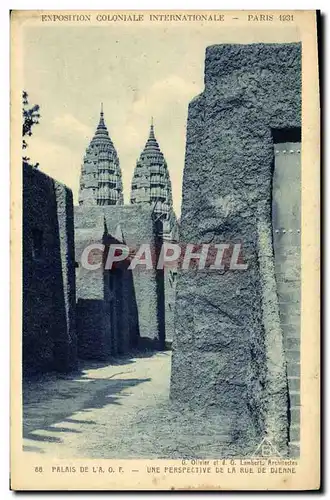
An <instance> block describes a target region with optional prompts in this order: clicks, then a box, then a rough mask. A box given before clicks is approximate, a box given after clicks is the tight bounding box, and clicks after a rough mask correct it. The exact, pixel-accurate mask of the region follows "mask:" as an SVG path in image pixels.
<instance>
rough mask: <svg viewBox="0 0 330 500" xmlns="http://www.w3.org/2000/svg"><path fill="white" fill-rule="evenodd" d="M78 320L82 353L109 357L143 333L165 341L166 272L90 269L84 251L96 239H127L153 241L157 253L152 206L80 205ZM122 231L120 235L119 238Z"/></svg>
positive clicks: (131, 242) (136, 242)
mask: <svg viewBox="0 0 330 500" xmlns="http://www.w3.org/2000/svg"><path fill="white" fill-rule="evenodd" d="M75 232H76V260H77V263H78V264H79V268H78V270H77V299H78V302H77V321H78V332H79V354H80V356H82V357H85V358H86V357H88V358H94V359H102V358H103V359H104V358H107V357H109V356H110V355H116V354H118V353H123V352H127V351H128V350H129V348H130V347H132V346H134V345H136V343H138V341H139V339H142V338H147V339H148V340H150V341H153V342H155V343H156V345H157V346H159V347H162V346H163V345H164V337H165V333H164V316H163V314H160V311H162V310H163V306H162V304H163V303H164V294H163V292H162V290H163V288H162V287H161V286H160V284H159V282H160V281H161V276H158V274H157V272H156V270H155V268H154V267H153V269H151V270H146V268H145V266H140V265H138V266H137V267H136V268H135V269H134V270H133V271H129V270H128V269H127V266H126V267H125V265H124V266H122V267H121V268H120V269H118V270H117V271H113V270H110V271H106V270H104V268H103V267H102V268H100V269H98V270H94V271H91V270H86V269H84V268H83V267H82V266H81V254H82V252H83V250H84V248H86V247H87V246H88V245H89V244H91V243H96V242H97V243H103V244H104V262H105V261H106V258H107V251H108V248H109V245H110V244H112V243H122V242H124V243H125V244H126V245H128V246H129V247H130V248H131V249H137V248H139V247H140V245H141V244H149V245H150V246H151V251H152V254H153V256H154V249H155V245H156V236H155V228H154V225H153V222H152V217H151V210H150V208H149V207H144V206H140V205H139V206H133V205H131V206H109V207H86V208H85V207H76V208H75ZM118 235H120V239H119V240H118V237H119V236H118Z"/></svg>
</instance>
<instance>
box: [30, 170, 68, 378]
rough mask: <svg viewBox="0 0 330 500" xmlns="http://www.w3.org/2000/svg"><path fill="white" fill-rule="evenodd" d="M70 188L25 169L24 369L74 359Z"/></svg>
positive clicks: (60, 366) (51, 366) (46, 368)
mask: <svg viewBox="0 0 330 500" xmlns="http://www.w3.org/2000/svg"><path fill="white" fill-rule="evenodd" d="M74 273H75V270H74V228H73V201H72V192H71V190H70V189H68V188H67V187H66V186H64V185H63V184H60V183H59V182H57V181H55V180H54V179H52V178H51V177H48V176H47V175H45V174H43V173H42V172H40V171H38V170H36V169H33V168H31V167H28V166H25V167H24V169H23V366H24V370H25V371H26V372H38V371H49V370H54V369H56V370H60V371H67V370H70V369H72V368H74V367H75V365H76V329H75V277H74Z"/></svg>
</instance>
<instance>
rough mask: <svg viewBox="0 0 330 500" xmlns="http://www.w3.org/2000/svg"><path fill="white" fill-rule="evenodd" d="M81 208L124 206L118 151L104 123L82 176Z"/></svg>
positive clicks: (92, 141) (90, 150)
mask: <svg viewBox="0 0 330 500" xmlns="http://www.w3.org/2000/svg"><path fill="white" fill-rule="evenodd" d="M79 205H82V206H94V205H123V186H122V180H121V170H120V165H119V159H118V155H117V151H116V149H115V147H114V145H113V142H112V140H111V138H110V136H109V133H108V130H107V127H106V125H105V123H104V114H103V106H102V105H101V113H100V121H99V124H98V126H97V129H96V132H95V134H94V137H93V139H92V140H91V142H90V144H89V146H88V148H87V149H86V153H85V156H84V161H83V165H82V168H81V175H80V186H79Z"/></svg>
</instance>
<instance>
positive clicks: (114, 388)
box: [23, 358, 150, 453]
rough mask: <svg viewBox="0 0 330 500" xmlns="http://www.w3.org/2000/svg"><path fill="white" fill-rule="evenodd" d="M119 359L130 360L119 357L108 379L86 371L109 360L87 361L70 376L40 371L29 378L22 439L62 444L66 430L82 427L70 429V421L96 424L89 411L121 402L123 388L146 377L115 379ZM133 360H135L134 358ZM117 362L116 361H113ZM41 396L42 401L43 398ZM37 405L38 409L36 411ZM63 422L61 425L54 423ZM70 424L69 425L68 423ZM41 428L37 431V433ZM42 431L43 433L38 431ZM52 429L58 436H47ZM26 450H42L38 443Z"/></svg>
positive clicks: (28, 446) (24, 448) (105, 364)
mask: <svg viewBox="0 0 330 500" xmlns="http://www.w3.org/2000/svg"><path fill="white" fill-rule="evenodd" d="M120 361H122V362H124V363H125V364H127V362H129V361H128V359H127V358H126V359H123V360H119V363H118V373H116V374H115V375H113V376H112V377H108V378H93V377H92V376H87V375H86V373H85V372H86V370H88V369H91V368H92V369H96V368H101V367H106V366H108V363H95V362H94V363H89V364H87V363H85V364H84V366H83V367H82V369H81V370H80V371H79V372H76V373H74V374H67V375H62V376H60V375H58V374H54V373H53V374H39V375H38V376H37V377H30V378H29V379H27V380H26V381H25V383H24V387H23V438H25V439H29V440H32V441H35V442H36V444H37V443H38V442H50V443H52V442H54V443H61V442H62V439H61V435H63V433H70V432H71V433H79V432H80V431H79V429H77V428H70V424H80V423H81V424H95V422H94V421H93V420H92V419H89V418H88V416H89V412H90V411H93V410H94V409H98V408H103V407H105V406H107V405H110V404H115V405H120V404H121V402H120V398H122V397H126V395H125V394H121V392H122V391H123V390H124V389H127V388H129V387H134V386H136V385H138V384H141V383H143V382H148V381H149V380H150V379H149V378H144V379H142V378H141V379H139V378H136V379H134V378H133V379H124V380H123V379H114V377H116V376H118V375H120V374H122V373H123V370H122V369H121V366H120V365H121V363H120ZM132 362H133V361H132ZM113 364H116V361H115V362H114V363H113ZM41 398H42V404H40V399H41ZM36 406H37V408H38V411H36ZM77 412H86V418H85V419H81V418H75V417H74V416H73V415H74V414H75V413H77ZM58 422H61V424H63V425H61V426H60V427H56V426H54V424H56V423H58ZM66 424H68V426H66ZM35 431H38V434H35V433H34V432H35ZM39 431H41V433H39ZM47 432H48V433H49V432H51V433H52V434H53V433H55V434H56V435H55V436H54V435H49V434H48V435H47V434H46V433H47ZM23 450H25V451H39V452H40V453H43V451H42V450H41V449H39V448H38V447H37V446H31V445H27V446H24V447H23Z"/></svg>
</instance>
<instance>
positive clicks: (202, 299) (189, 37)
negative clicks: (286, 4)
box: [11, 11, 320, 490]
mask: <svg viewBox="0 0 330 500" xmlns="http://www.w3.org/2000/svg"><path fill="white" fill-rule="evenodd" d="M11 16H12V17H11V24H12V30H11V31H12V34H11V37H12V38H11V50H12V68H11V71H12V83H11V100H12V104H11V112H12V138H13V146H12V195H11V200H12V214H13V218H12V266H14V265H15V263H16V264H19V266H18V267H17V266H16V267H15V279H14V278H12V332H13V333H12V380H11V385H12V423H11V425H12V443H11V447H12V459H11V460H12V462H11V467H12V477H13V479H12V481H13V484H12V487H13V489H19V490H22V489H23V490H24V489H27V490H28V489H45V490H47V489H48V490H52V489H62V488H63V489H108V490H111V489H177V488H182V489H190V488H195V489H210V488H212V489H223V488H224V489H231V490H235V489H272V488H273V489H317V488H318V487H319V439H320V436H319V418H320V417H319V386H318V380H317V379H318V377H317V374H318V373H319V360H318V356H319V351H318V349H319V295H318V291H317V290H318V279H319V277H318V270H319V239H318V238H319V213H318V210H319V198H318V197H319V191H318V190H319V187H318V186H319V168H320V167H319V149H318V148H319V94H318V65H317V31H316V12H315V11H283V12H281V11H271V12H258V11H256V12H251V13H250V12H249V11H232V12H231V11H221V12H216V11H210V12H206V11H205V12H204V11H172V12H171V11H166V12H165V11H163V12H157V11H147V12H143V11H139V12H129V11H120V12H111V11H105V12H104V11H103V12H98V11H90V12H88V11H81V12H78V11H68V12H61V11H12V13H11ZM14 144H15V147H14ZM14 149H15V151H14ZM311 256H314V257H313V258H312V257H311ZM12 276H13V273H12ZM315 376H316V378H315ZM14 394H15V395H16V396H15V397H14ZM16 410H17V412H16ZM14 413H15V416H14ZM308 428H310V429H313V435H312V436H311V435H308V434H309V433H310V432H312V431H308ZM19 464H20V465H19ZM18 467H20V471H21V470H22V467H23V470H24V474H23V475H19V473H18ZM307 469H308V470H310V475H309V477H308V478H307V477H306V476H305V474H304V471H306V470H307ZM25 473H26V474H25Z"/></svg>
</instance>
